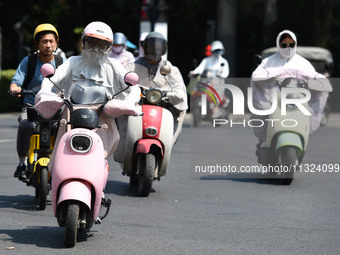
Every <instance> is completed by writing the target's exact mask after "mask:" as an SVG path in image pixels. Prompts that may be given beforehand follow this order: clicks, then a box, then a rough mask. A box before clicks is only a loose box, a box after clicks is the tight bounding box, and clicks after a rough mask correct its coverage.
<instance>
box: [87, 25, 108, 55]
mask: <svg viewBox="0 0 340 255" xmlns="http://www.w3.org/2000/svg"><path fill="white" fill-rule="evenodd" d="M81 41H82V43H83V47H84V49H85V50H86V49H94V50H95V51H98V52H100V53H102V54H107V53H108V52H109V51H110V49H111V47H112V41H113V33H112V30H111V28H110V27H109V26H108V25H107V24H105V23H103V22H100V21H94V22H91V23H90V24H88V25H87V26H86V27H85V29H84V31H83V33H82V36H81Z"/></svg>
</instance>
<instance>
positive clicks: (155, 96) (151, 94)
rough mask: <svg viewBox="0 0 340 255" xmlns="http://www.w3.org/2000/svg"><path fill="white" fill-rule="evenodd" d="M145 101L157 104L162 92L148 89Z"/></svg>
mask: <svg viewBox="0 0 340 255" xmlns="http://www.w3.org/2000/svg"><path fill="white" fill-rule="evenodd" d="M146 100H147V101H148V102H149V103H150V104H158V103H159V102H160V101H161V100H162V92H161V91H160V90H158V89H149V91H148V93H147V94H146Z"/></svg>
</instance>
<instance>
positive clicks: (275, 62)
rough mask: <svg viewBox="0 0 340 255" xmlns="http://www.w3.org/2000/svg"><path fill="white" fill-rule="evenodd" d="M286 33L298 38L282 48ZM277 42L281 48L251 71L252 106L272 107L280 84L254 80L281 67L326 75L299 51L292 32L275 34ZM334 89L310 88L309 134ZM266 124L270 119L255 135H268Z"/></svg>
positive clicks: (308, 74) (307, 73)
mask: <svg viewBox="0 0 340 255" xmlns="http://www.w3.org/2000/svg"><path fill="white" fill-rule="evenodd" d="M283 34H289V35H290V37H291V38H292V39H293V40H294V41H295V47H294V48H290V47H287V48H280V38H281V36H282V35H283ZM276 46H277V48H278V52H277V53H275V54H273V55H271V56H269V57H267V58H265V59H264V60H263V61H262V63H261V65H259V66H258V67H257V68H256V69H255V71H254V72H253V74H252V80H251V82H250V86H251V87H252V94H253V95H252V98H253V106H254V107H255V109H258V110H267V109H270V107H271V105H272V98H273V90H274V89H278V87H277V85H276V84H272V83H271V82H270V81H269V80H268V83H267V84H266V82H264V83H262V84H258V83H256V82H255V80H256V79H258V78H260V77H263V78H266V77H267V78H268V76H270V75H273V73H275V72H277V71H278V70H279V71H280V72H281V74H284V73H290V72H292V71H294V72H293V73H295V72H296V73H303V74H304V75H305V76H310V77H317V76H318V75H320V76H323V75H321V74H318V73H317V72H316V71H315V69H314V67H313V66H312V64H311V63H310V62H309V61H308V60H307V59H305V58H303V57H302V56H300V55H298V54H297V53H296V46H297V40H296V36H295V34H294V33H293V32H291V31H289V30H284V31H282V32H281V33H279V34H278V36H277V38H276ZM324 79H326V77H324ZM321 80H322V79H321ZM329 86H330V85H329ZM331 90H332V88H331V87H330V88H328V89H322V88H318V89H310V92H311V99H310V101H309V102H308V104H309V106H310V107H311V109H312V116H311V118H310V134H313V133H314V132H315V131H316V130H317V129H318V128H319V126H320V121H321V115H322V112H323V109H324V107H325V104H326V101H327V97H328V92H330V91H331ZM253 117H255V118H257V119H266V118H267V116H253ZM266 126H267V123H265V125H263V126H262V127H261V128H260V127H258V128H254V133H255V135H256V136H257V137H258V138H259V139H260V140H262V141H264V140H265V139H266Z"/></svg>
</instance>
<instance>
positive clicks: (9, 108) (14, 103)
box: [0, 69, 21, 112]
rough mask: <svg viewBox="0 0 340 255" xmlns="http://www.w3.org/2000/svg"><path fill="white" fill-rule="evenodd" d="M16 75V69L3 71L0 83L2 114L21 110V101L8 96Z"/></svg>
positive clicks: (0, 110) (0, 109)
mask: <svg viewBox="0 0 340 255" xmlns="http://www.w3.org/2000/svg"><path fill="white" fill-rule="evenodd" d="M14 74H15V70H14V69H8V70H2V71H1V83H0V98H1V100H0V112H17V111H20V109H21V102H20V99H19V98H17V97H12V96H10V95H8V90H9V86H10V84H11V79H12V77H13V76H14Z"/></svg>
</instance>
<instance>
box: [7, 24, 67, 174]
mask: <svg viewBox="0 0 340 255" xmlns="http://www.w3.org/2000/svg"><path fill="white" fill-rule="evenodd" d="M33 41H34V48H35V50H36V54H32V55H30V56H27V57H25V58H24V59H23V60H22V61H21V63H20V65H19V67H18V69H17V71H16V73H15V75H14V76H13V78H12V81H11V85H10V88H9V90H10V92H12V93H18V92H20V91H21V90H22V89H28V90H31V89H32V88H34V87H38V86H40V85H41V82H42V80H43V78H44V77H43V76H42V75H41V74H40V70H39V68H40V66H41V65H42V64H44V63H51V64H52V65H53V66H54V67H58V66H59V65H61V64H62V63H63V62H64V60H65V59H63V58H62V57H60V56H57V55H55V54H53V53H54V52H55V51H56V50H57V48H58V45H59V35H58V31H57V29H56V28H55V27H54V26H53V25H52V24H47V23H46V24H40V25H38V26H37V27H36V29H35V30H34V33H33ZM34 97H35V95H34V94H27V95H24V96H23V106H22V110H21V115H20V117H19V118H18V121H19V128H18V134H17V153H18V157H19V165H18V167H17V169H16V171H15V173H14V177H16V178H19V180H26V177H27V176H26V171H27V153H28V149H29V146H30V137H31V135H32V134H33V131H34V126H35V124H34V122H29V121H28V120H27V107H29V106H33V104H34Z"/></svg>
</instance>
